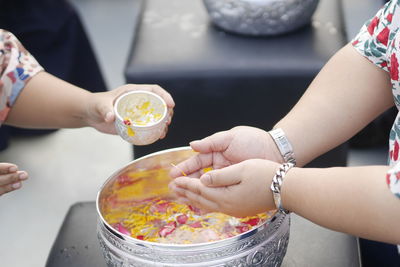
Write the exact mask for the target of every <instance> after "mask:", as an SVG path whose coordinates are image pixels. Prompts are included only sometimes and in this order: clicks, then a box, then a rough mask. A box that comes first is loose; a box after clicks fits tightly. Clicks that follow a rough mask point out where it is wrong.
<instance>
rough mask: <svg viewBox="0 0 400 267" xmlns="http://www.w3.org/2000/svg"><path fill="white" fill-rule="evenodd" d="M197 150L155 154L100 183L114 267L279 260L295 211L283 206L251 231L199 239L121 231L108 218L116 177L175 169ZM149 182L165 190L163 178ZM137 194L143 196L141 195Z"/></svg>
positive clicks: (106, 243) (102, 227)
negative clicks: (153, 238)
mask: <svg viewBox="0 0 400 267" xmlns="http://www.w3.org/2000/svg"><path fill="white" fill-rule="evenodd" d="M194 153H195V152H193V151H192V150H191V149H190V148H189V147H181V148H174V149H169V150H164V151H161V152H157V153H153V154H150V155H148V156H145V157H142V158H140V159H137V160H134V161H132V162H131V163H129V164H128V165H126V166H125V167H123V168H121V169H120V170H118V171H116V172H115V173H114V174H113V175H111V177H110V178H109V179H108V180H107V181H106V182H105V183H104V185H103V186H102V187H101V189H100V191H99V193H98V195H97V201H96V205H97V213H98V227H97V233H98V239H99V242H100V247H101V248H102V250H103V255H104V257H105V260H106V263H107V265H108V266H109V267H111V266H112V267H136V266H137V267H139V266H140V267H146V266H196V267H197V266H199V267H201V266H207V267H208V266H220V267H221V266H241V267H244V266H274V267H275V266H280V264H281V263H282V260H283V257H284V256H285V254H286V249H287V245H288V241H289V225H290V216H289V215H285V214H282V213H279V212H278V213H275V214H274V215H273V216H272V217H271V218H270V219H268V220H267V221H266V222H265V223H263V224H261V225H259V226H257V227H255V228H253V229H252V230H250V231H248V232H245V233H243V234H240V235H237V236H234V237H231V238H227V239H223V240H220V241H214V242H209V243H199V244H164V243H155V242H147V241H142V240H139V239H135V238H132V237H130V236H128V235H124V234H122V233H120V232H118V231H116V230H115V229H114V228H113V227H111V226H110V225H109V224H108V223H107V222H106V220H105V219H104V216H105V215H106V212H107V211H106V210H107V209H106V208H105V207H106V206H107V205H108V203H107V202H108V199H110V195H111V194H112V189H111V188H112V186H113V184H114V183H115V182H116V181H117V177H120V176H121V175H125V174H127V173H131V172H135V171H143V170H156V169H160V168H167V169H170V168H171V163H174V164H176V163H179V162H181V161H182V160H185V159H187V158H188V157H190V156H192V155H194ZM146 179H152V177H151V176H149V177H146ZM168 179H169V178H168ZM149 184H152V185H154V188H156V187H158V189H157V190H156V191H157V192H160V190H159V189H160V181H159V180H158V183H152V182H151V181H150V183H149ZM167 184H168V181H167V183H165V184H164V186H166V187H167ZM151 187H152V186H151ZM146 192H147V195H146V196H145V197H148V196H149V195H148V194H151V193H152V188H147V190H146ZM154 192H155V191H154ZM132 197H133V198H135V199H138V198H139V199H140V198H141V196H132ZM145 197H143V198H145Z"/></svg>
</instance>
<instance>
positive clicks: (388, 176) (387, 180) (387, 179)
mask: <svg viewBox="0 0 400 267" xmlns="http://www.w3.org/2000/svg"><path fill="white" fill-rule="evenodd" d="M386 183H387V184H388V185H389V184H390V174H389V173H387V174H386Z"/></svg>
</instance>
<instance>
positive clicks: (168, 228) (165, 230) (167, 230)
mask: <svg viewBox="0 0 400 267" xmlns="http://www.w3.org/2000/svg"><path fill="white" fill-rule="evenodd" d="M175 229H176V222H170V223H168V224H167V225H164V226H163V227H162V228H161V229H160V231H158V234H159V235H160V236H161V237H166V236H168V235H170V234H171V233H172V232H173V231H175Z"/></svg>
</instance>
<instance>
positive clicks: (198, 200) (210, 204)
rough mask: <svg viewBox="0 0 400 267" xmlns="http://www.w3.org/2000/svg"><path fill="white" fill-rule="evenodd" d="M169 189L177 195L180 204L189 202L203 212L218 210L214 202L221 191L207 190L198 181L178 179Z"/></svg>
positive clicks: (186, 178)
mask: <svg viewBox="0 0 400 267" xmlns="http://www.w3.org/2000/svg"><path fill="white" fill-rule="evenodd" d="M170 189H171V190H172V191H173V192H175V193H176V194H177V196H178V197H179V200H180V201H181V202H185V203H187V202H189V203H190V204H193V205H194V206H196V207H198V208H201V209H202V210H204V211H216V210H218V209H219V205H218V204H217V202H216V200H217V199H218V195H219V194H220V192H219V190H221V189H217V188H208V187H206V186H204V185H203V184H201V183H200V182H199V180H198V179H193V178H189V177H179V178H177V179H176V180H174V181H173V182H171V184H170ZM189 203H188V204H189Z"/></svg>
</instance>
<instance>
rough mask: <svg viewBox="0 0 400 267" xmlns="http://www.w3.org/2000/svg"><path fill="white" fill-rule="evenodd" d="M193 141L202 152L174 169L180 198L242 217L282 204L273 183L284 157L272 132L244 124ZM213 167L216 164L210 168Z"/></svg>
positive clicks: (202, 206)
mask: <svg viewBox="0 0 400 267" xmlns="http://www.w3.org/2000/svg"><path fill="white" fill-rule="evenodd" d="M190 146H191V147H192V149H193V150H195V151H197V152H199V154H197V155H195V156H193V157H191V158H189V159H187V160H185V161H183V162H181V163H180V164H178V165H177V167H176V168H172V169H171V171H170V175H171V177H172V178H175V179H174V180H173V181H172V182H171V183H170V185H169V187H170V189H171V190H172V191H173V192H174V193H175V194H176V195H177V196H178V199H179V201H181V202H184V203H187V204H191V205H194V206H196V207H198V208H201V209H202V210H204V211H208V212H210V211H219V212H223V213H226V214H229V215H232V216H236V217H244V216H249V215H255V214H258V213H260V212H264V211H267V210H271V209H275V208H276V207H275V204H274V201H273V196H272V192H271V190H270V189H269V187H270V185H271V181H272V178H273V176H274V174H275V172H276V170H277V169H278V167H279V163H278V162H283V159H282V157H281V155H280V153H279V151H278V149H277V147H276V145H275V143H274V141H273V140H272V138H271V137H270V136H269V134H268V133H267V132H265V131H263V130H260V129H258V128H253V127H246V126H239V127H235V128H233V129H231V130H229V131H224V132H219V133H216V134H214V135H211V136H209V137H206V138H204V139H202V140H200V141H194V142H191V143H190ZM208 167H212V168H213V170H212V171H209V172H206V173H204V171H203V169H204V168H208ZM182 171H183V172H184V173H185V174H186V175H187V176H182ZM194 178H198V179H194Z"/></svg>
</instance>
